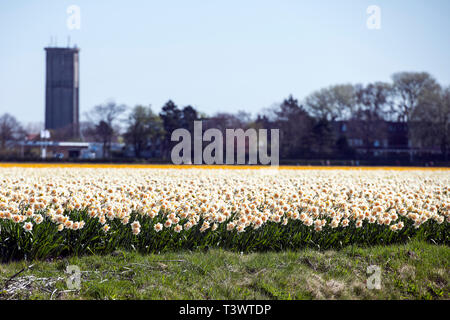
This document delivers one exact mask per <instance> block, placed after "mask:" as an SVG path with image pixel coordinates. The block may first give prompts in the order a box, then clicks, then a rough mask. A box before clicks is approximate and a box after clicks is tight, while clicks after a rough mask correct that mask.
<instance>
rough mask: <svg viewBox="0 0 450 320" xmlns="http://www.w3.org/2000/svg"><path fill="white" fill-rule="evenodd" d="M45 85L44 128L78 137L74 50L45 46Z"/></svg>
mask: <svg viewBox="0 0 450 320" xmlns="http://www.w3.org/2000/svg"><path fill="white" fill-rule="evenodd" d="M45 51H46V56H47V57H46V83H45V129H49V130H68V131H70V133H71V135H72V136H73V137H78V136H79V132H80V127H79V60H78V54H79V49H78V48H53V47H47V48H45Z"/></svg>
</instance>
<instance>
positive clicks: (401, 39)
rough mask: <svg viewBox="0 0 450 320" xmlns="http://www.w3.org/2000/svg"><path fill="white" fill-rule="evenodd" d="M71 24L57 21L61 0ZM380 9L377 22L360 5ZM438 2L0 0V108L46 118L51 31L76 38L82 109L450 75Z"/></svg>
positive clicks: (247, 103)
mask: <svg viewBox="0 0 450 320" xmlns="http://www.w3.org/2000/svg"><path fill="white" fill-rule="evenodd" d="M72 4H75V5H78V6H79V7H80V9H81V29H80V30H69V29H68V28H67V26H66V20H67V18H68V16H69V15H68V14H67V13H66V9H67V7H68V6H70V5H72ZM369 5H378V6H379V7H380V8H381V29H380V30H369V29H368V28H367V27H366V20H367V18H368V15H367V13H366V8H367V7H368V6H369ZM449 31H450V1H448V0H371V1H365V0H339V1H336V0H315V1H312V0H311V1H302V0H277V1H275V0H272V1H265V0H254V1H253V0H240V1H235V0H226V1H225V0H222V1H214V0H202V1H200V0H189V1H185V0H184V1H183V0H177V1H175V0H165V1H149V0H142V1H134V0H127V1H111V0H101V1H99V0H95V1H93V0H89V1H87V0H83V1H82V0H71V1H65V0H58V1H56V0H42V1H37V0H35V1H32V0H28V1H25V0H14V1H2V2H1V4H0V41H1V44H0V114H3V113H4V112H9V113H11V114H13V115H14V116H16V117H17V118H18V119H19V120H20V121H22V122H23V123H27V122H31V121H43V120H44V98H45V94H44V82H45V51H44V49H43V48H44V47H45V46H47V45H48V44H49V42H50V37H51V36H54V37H55V36H56V37H57V40H58V45H60V46H66V45H67V37H68V36H70V37H71V43H72V44H73V43H76V44H77V45H78V47H80V48H81V52H80V79H81V80H80V81H81V82H80V111H81V113H84V112H85V111H87V110H88V109H89V108H91V107H92V106H94V105H96V104H100V103H103V102H105V101H107V100H110V99H114V100H115V101H116V102H118V103H125V104H127V105H130V106H133V105H135V104H152V106H153V108H154V110H155V111H159V110H160V108H161V106H162V105H163V104H164V103H165V102H166V101H167V100H168V99H172V100H174V101H175V103H177V104H178V105H179V106H184V105H187V104H191V105H193V106H195V107H196V108H198V109H199V110H200V111H203V112H206V113H208V114H212V113H214V112H217V111H230V112H234V111H237V110H246V111H248V112H251V113H252V114H253V115H255V114H256V113H257V112H258V111H259V110H261V109H262V108H265V107H269V106H271V105H272V104H273V103H275V102H280V101H281V100H282V99H283V98H285V97H286V96H288V95H289V94H293V95H294V96H295V97H297V98H299V99H302V98H304V97H305V96H306V95H308V94H309V93H311V92H312V91H314V90H316V89H320V88H322V87H325V86H328V85H331V84H336V83H357V82H362V83H367V82H370V81H378V80H379V81H390V76H391V74H392V73H394V72H397V71H427V72H429V73H431V74H432V75H433V76H434V77H435V78H436V79H437V80H438V81H439V82H440V83H441V84H442V85H445V86H447V85H449V84H450V41H449Z"/></svg>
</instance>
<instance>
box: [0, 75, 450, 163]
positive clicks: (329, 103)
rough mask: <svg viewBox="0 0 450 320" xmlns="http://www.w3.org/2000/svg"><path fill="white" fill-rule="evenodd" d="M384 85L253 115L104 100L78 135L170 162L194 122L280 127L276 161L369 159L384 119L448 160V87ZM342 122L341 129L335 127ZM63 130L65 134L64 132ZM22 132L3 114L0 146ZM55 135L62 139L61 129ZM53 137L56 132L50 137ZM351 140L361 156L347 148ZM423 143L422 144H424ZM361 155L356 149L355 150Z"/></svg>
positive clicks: (107, 151)
mask: <svg viewBox="0 0 450 320" xmlns="http://www.w3.org/2000/svg"><path fill="white" fill-rule="evenodd" d="M391 79H392V81H391V82H373V83H368V84H338V85H332V86H329V87H326V88H322V89H320V90H317V91H315V92H312V93H311V94H310V95H308V96H307V97H305V98H304V99H303V100H301V101H299V100H298V99H296V98H294V97H293V96H292V95H291V96H289V97H287V98H286V99H284V100H283V101H282V102H281V103H279V104H274V105H273V106H272V107H269V108H265V109H262V110H261V111H260V112H259V113H257V114H256V116H254V117H252V115H251V114H250V113H248V112H246V111H239V112H237V113H228V112H218V113H215V114H213V115H206V114H204V113H201V112H199V111H198V110H196V109H195V107H193V106H191V105H187V106H183V107H179V106H177V105H176V104H175V102H173V101H171V100H169V101H168V102H167V103H165V105H164V106H163V107H162V108H161V111H160V112H159V113H155V112H154V110H153V109H152V106H150V105H149V106H145V105H137V106H134V107H132V108H130V107H127V106H125V105H120V104H116V103H115V102H108V103H105V104H102V105H98V106H95V107H93V108H92V109H91V110H90V111H89V112H87V113H86V115H85V118H86V121H84V122H82V123H81V128H80V131H81V132H80V133H81V139H82V140H84V141H89V142H101V143H102V144H103V157H104V158H107V157H113V156H114V154H113V153H112V152H111V145H112V143H114V142H123V143H124V144H125V148H126V149H127V150H128V151H129V152H131V153H132V154H133V156H134V157H136V158H141V157H155V158H160V159H170V151H171V149H172V147H173V146H174V144H175V143H176V142H172V141H171V133H172V132H173V131H174V130H175V129H178V128H184V129H187V130H188V131H190V132H192V130H193V124H194V121H195V120H203V121H204V123H205V124H206V125H204V129H208V128H217V129H220V130H222V131H223V132H224V131H225V129H227V128H228V129H237V128H242V129H248V128H255V129H261V128H264V129H275V128H277V129H280V146H279V148H280V158H281V159H302V158H327V157H341V158H348V159H350V158H354V157H363V158H364V157H365V158H372V157H374V153H373V151H374V150H376V148H377V147H379V145H380V141H383V140H386V139H387V136H388V133H389V128H388V126H389V123H396V124H402V126H401V127H402V128H404V129H405V130H406V132H404V133H403V135H404V136H405V137H406V138H407V140H408V142H407V143H408V147H409V148H415V149H418V150H430V148H436V147H437V148H438V149H439V151H440V157H441V159H442V160H444V161H447V160H448V153H449V148H450V146H449V144H450V141H449V135H448V134H449V129H450V87H442V86H441V85H440V84H439V83H438V82H437V81H436V79H434V78H433V77H432V76H431V75H430V74H428V73H426V72H399V73H395V74H393V75H392V77H391ZM342 125H345V128H346V130H337V129H336V128H338V126H342ZM67 132H70V130H68V131H67ZM25 133H26V131H25V130H24V129H23V128H22V126H21V125H20V123H18V121H17V120H16V119H15V118H14V117H12V116H10V115H8V114H5V115H3V116H1V117H0V145H1V148H2V149H4V148H5V144H6V142H7V141H12V140H19V139H22V138H23V135H24V134H25ZM55 134H56V137H55V135H54V137H55V138H60V139H68V138H70V137H68V136H67V133H64V132H59V133H55ZM58 134H59V137H58ZM350 138H352V139H353V140H355V139H356V141H357V142H358V145H357V146H359V149H360V150H364V152H363V153H362V154H359V155H357V154H356V153H355V152H356V151H355V143H353V144H350V143H349V139H350ZM427 148H428V149H427ZM360 153H361V152H360Z"/></svg>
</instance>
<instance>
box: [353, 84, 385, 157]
mask: <svg viewBox="0 0 450 320" xmlns="http://www.w3.org/2000/svg"><path fill="white" fill-rule="evenodd" d="M392 95H393V89H392V86H391V85H390V84H389V83H384V82H375V83H370V84H368V85H367V86H363V85H356V86H355V96H356V104H357V107H356V111H355V113H354V114H353V116H352V118H351V123H350V127H351V129H352V131H353V134H354V135H356V136H358V137H359V138H360V139H362V140H363V141H364V145H365V147H366V154H367V155H369V153H370V151H371V149H372V148H373V147H374V142H375V140H378V141H379V143H380V144H381V143H382V142H381V141H382V140H383V139H385V138H386V132H387V128H386V122H385V121H384V120H386V117H387V112H388V111H389V108H390V106H391V104H392Z"/></svg>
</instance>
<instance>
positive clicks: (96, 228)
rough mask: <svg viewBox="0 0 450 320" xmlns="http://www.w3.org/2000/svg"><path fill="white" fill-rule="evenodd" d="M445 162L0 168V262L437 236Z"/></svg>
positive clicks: (449, 194) (448, 207)
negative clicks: (432, 166) (425, 166)
mask: <svg viewBox="0 0 450 320" xmlns="http://www.w3.org/2000/svg"><path fill="white" fill-rule="evenodd" d="M449 182H450V171H448V170H444V169H442V170H394V169H392V170H390V169H384V170H380V169H374V170H370V169H364V170H358V169H349V170H345V169H326V170H323V169H322V170H320V169H317V170H290V169H279V170H266V169H211V168H199V169H192V168H190V169H176V168H167V169H165V168H102V167H91V168H89V167H87V168H86V167H69V168H67V167H42V168H33V167H0V183H1V187H0V255H1V257H2V260H10V259H16V258H18V259H20V258H24V257H25V258H47V257H54V256H62V255H68V254H84V253H107V252H112V251H114V250H116V249H118V248H124V249H130V250H137V251H140V252H161V251H166V250H180V249H196V248H200V249H202V248H212V247H221V248H226V249H231V250H239V251H246V252H248V251H256V250H280V249H295V248H300V247H303V246H313V247H318V248H328V247H335V248H339V247H343V246H346V245H350V244H361V245H372V244H389V243H400V242H405V241H408V240H409V239H412V238H419V239H423V240H426V241H430V242H434V243H441V244H448V241H449V240H448V238H449V222H450V183H449Z"/></svg>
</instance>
